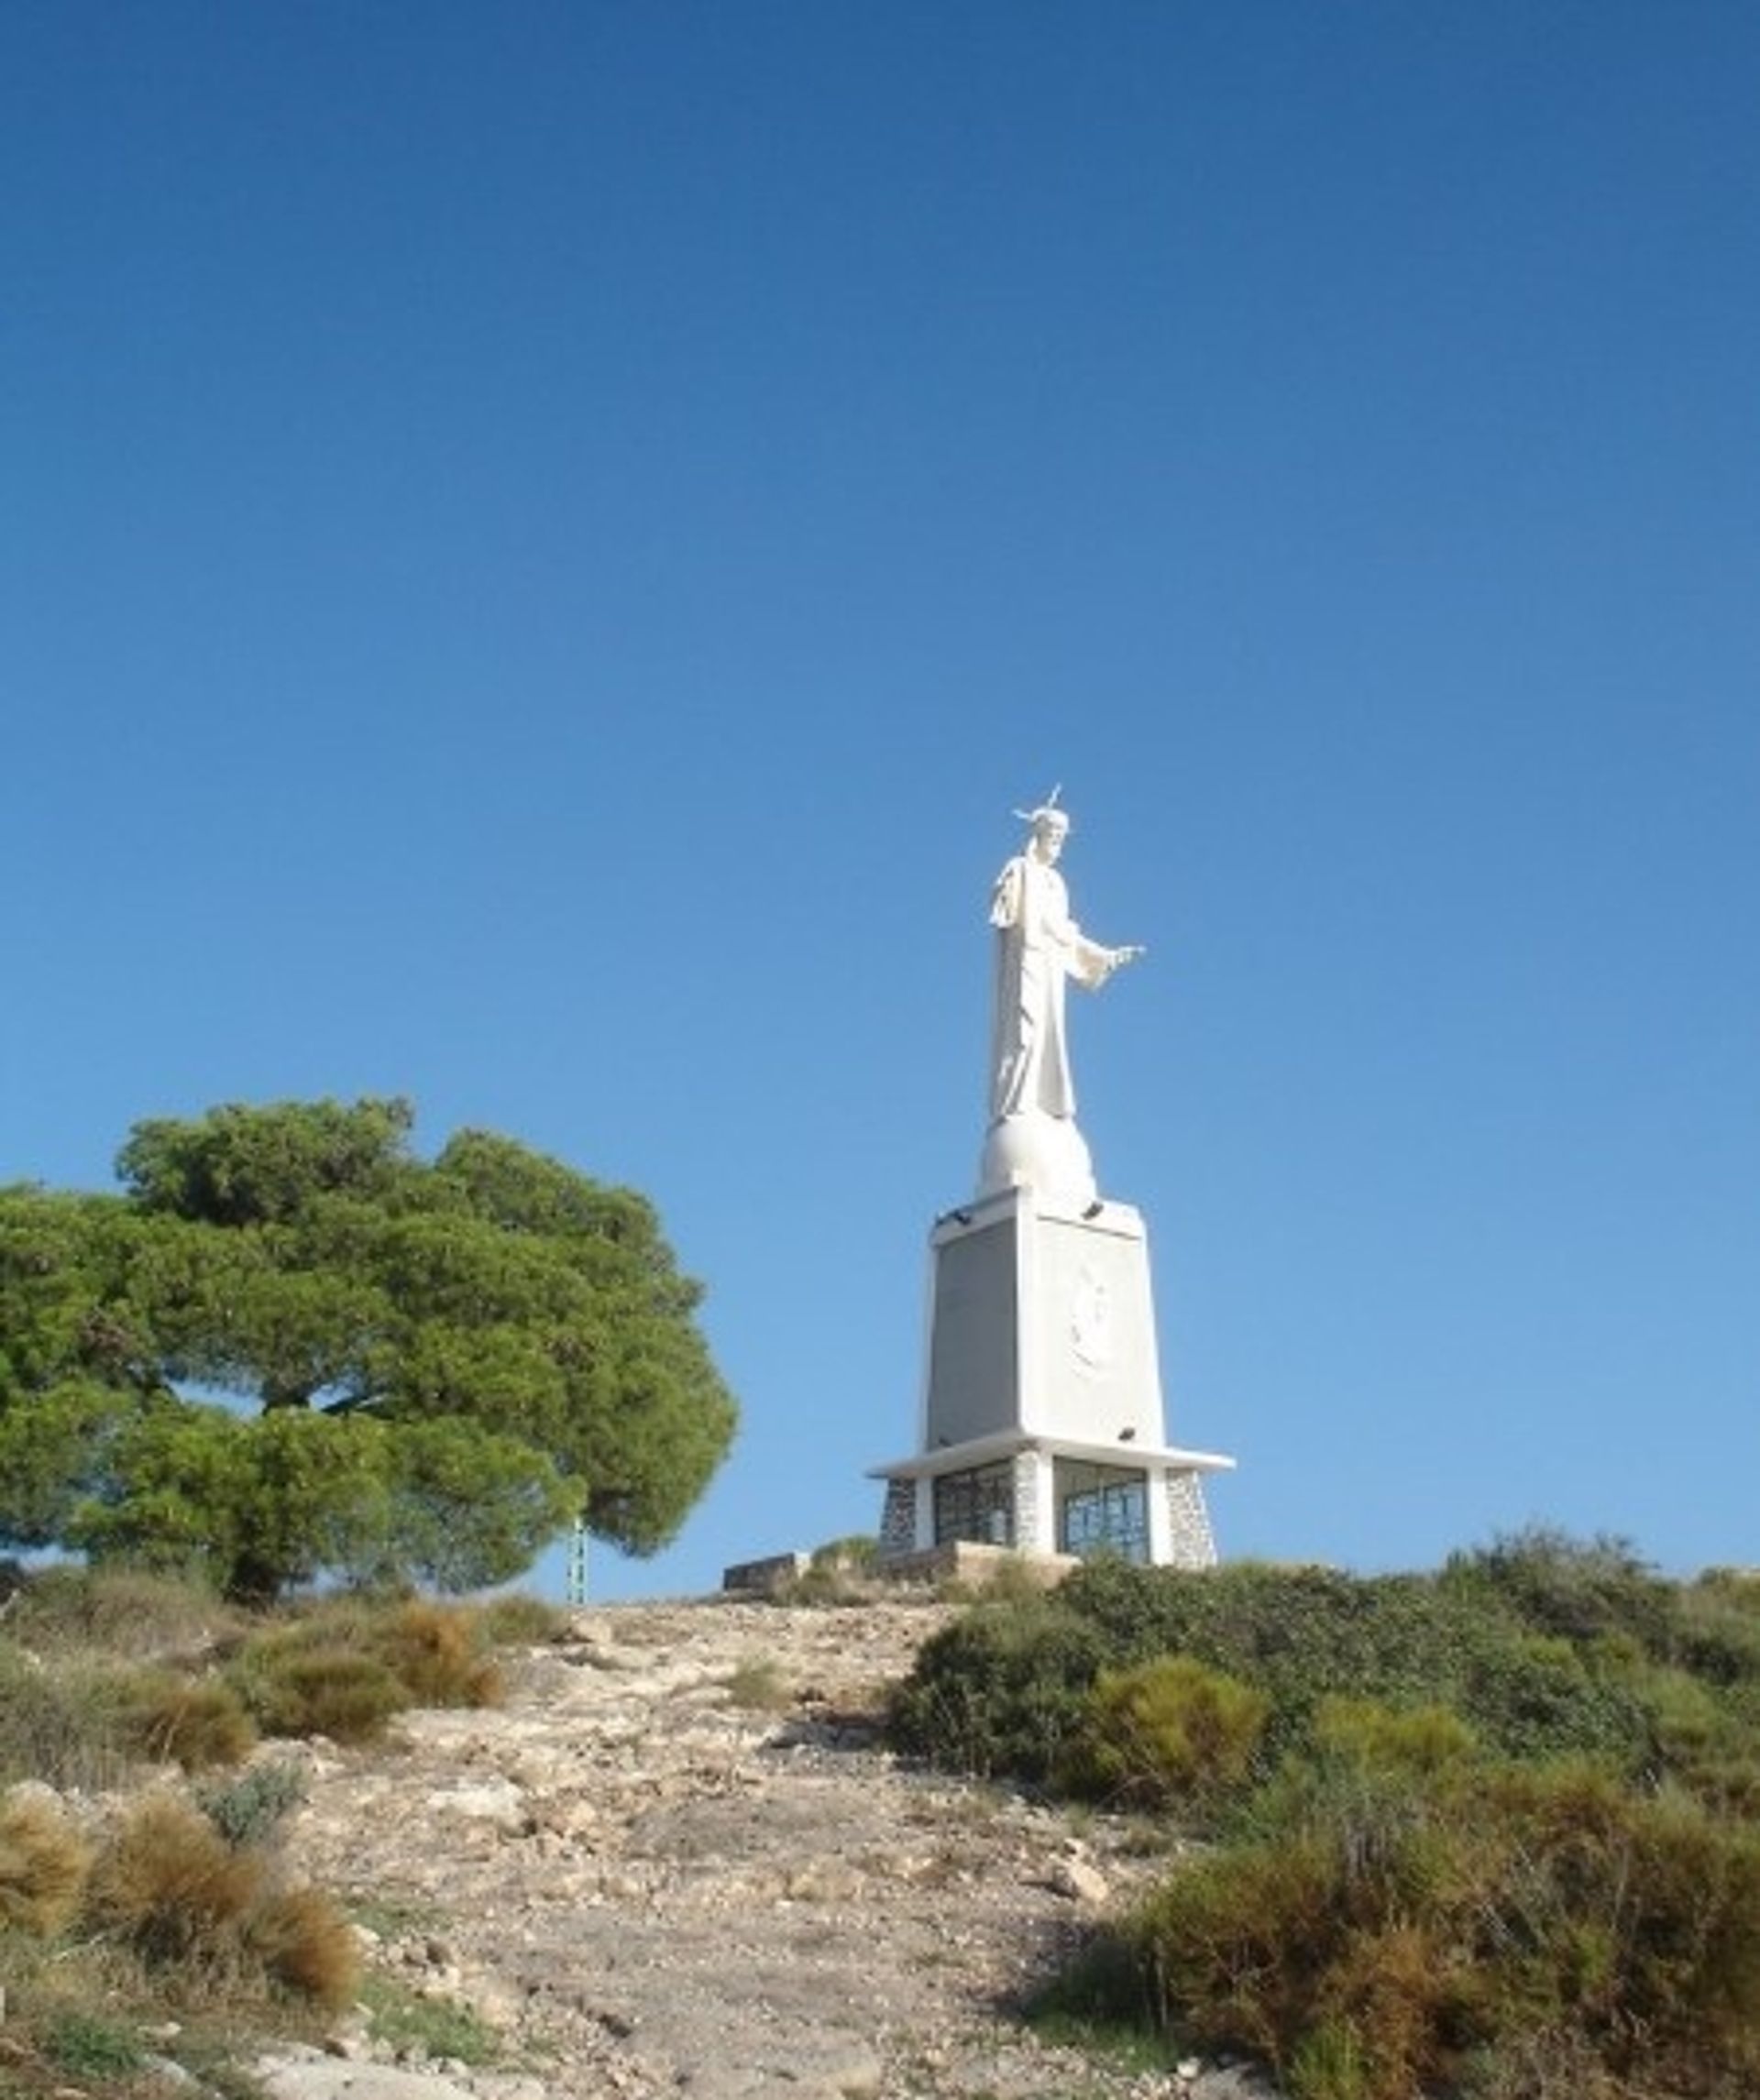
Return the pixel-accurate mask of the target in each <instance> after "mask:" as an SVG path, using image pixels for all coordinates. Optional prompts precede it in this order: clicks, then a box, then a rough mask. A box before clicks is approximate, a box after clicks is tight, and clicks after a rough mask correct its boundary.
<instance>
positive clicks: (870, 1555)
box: [809, 1532, 880, 1575]
mask: <svg viewBox="0 0 1760 2100" xmlns="http://www.w3.org/2000/svg"><path fill="white" fill-rule="evenodd" d="M879 1558H880V1541H879V1540H878V1539H877V1538H875V1537H874V1536H873V1535H872V1534H870V1533H867V1532H852V1533H850V1534H848V1536H847V1537H844V1538H831V1539H827V1540H826V1541H825V1543H824V1545H816V1546H815V1547H814V1548H813V1550H812V1554H811V1556H810V1560H809V1565H810V1566H811V1567H818V1568H825V1569H828V1570H829V1571H830V1573H832V1574H834V1575H872V1574H873V1573H874V1566H875V1564H876V1562H877V1561H878V1560H879Z"/></svg>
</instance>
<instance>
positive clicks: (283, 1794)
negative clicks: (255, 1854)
mask: <svg viewBox="0 0 1760 2100" xmlns="http://www.w3.org/2000/svg"><path fill="white" fill-rule="evenodd" d="M304 1798H305V1775H304V1774H303V1772H302V1771H301V1770H300V1768H299V1766H298V1765H290V1764H288V1763H286V1762H285V1761H284V1760H281V1759H276V1760H273V1761H271V1762H270V1763H268V1764H264V1765H253V1766H252V1767H251V1769H250V1770H249V1771H248V1772H243V1773H240V1775H239V1776H238V1777H237V1778H236V1779H235V1780H233V1781H232V1782H231V1783H230V1784H229V1785H227V1786H225V1787H209V1788H207V1789H206V1790H205V1791H204V1792H203V1793H202V1794H200V1795H199V1796H198V1797H197V1806H198V1807H199V1808H200V1809H201V1810H202V1813H203V1815H204V1816H206V1818H207V1819H208V1820H209V1822H211V1823H212V1824H213V1825H214V1829H215V1830H216V1831H219V1833H220V1835H221V1836H222V1837H223V1838H225V1841H226V1842H227V1843H228V1844H229V1845H231V1846H233V1847H234V1848H235V1849H239V1848H242V1847H244V1846H247V1845H255V1846H259V1847H261V1846H264V1845H267V1844H268V1843H270V1841H271V1840H272V1839H273V1838H274V1837H275V1836H276V1834H277V1833H278V1832H279V1831H280V1829H281V1825H282V1823H283V1822H285V1821H286V1820H287V1818H288V1817H289V1816H290V1815H292V1812H293V1810H294V1809H297V1808H298V1807H299V1805H300V1803H301V1802H302V1801H303V1800H304Z"/></svg>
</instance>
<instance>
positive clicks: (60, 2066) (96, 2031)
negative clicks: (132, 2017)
mask: <svg viewBox="0 0 1760 2100" xmlns="http://www.w3.org/2000/svg"><path fill="white" fill-rule="evenodd" d="M43 2054H44V2055H45V2056H46V2057H47V2058H48V2059H49V2062H51V2063H52V2064H54V2066H55V2067H56V2069H57V2070H58V2071H61V2072H64V2073H67V2075H68V2076H70V2077H72V2078H102V2079H105V2080H114V2079H118V2078H121V2079H127V2078H132V2077H133V2076H134V2075H135V2074H136V2073H137V2072H139V2071H141V2070H143V2069H145V2067H146V2063H147V2051H145V2050H144V2049H143V2048H142V2047H141V2044H140V2040H139V2038H138V2037H137V2035H136V2034H135V2033H134V2032H133V2030H132V2029H129V2028H126V2027H123V2026H121V2025H119V2024H118V2023H117V2022H116V2021H115V2020H110V2019H104V2018H102V2017H101V2016H100V2015H98V2014H96V2013H87V2012H76V2011H71V2010H70V2011H67V2012H62V2013H58V2014H57V2015H56V2017H55V2018H53V2019H52V2020H51V2021H50V2022H49V2028H48V2030H47V2032H46V2033H45V2034H44V2037H43Z"/></svg>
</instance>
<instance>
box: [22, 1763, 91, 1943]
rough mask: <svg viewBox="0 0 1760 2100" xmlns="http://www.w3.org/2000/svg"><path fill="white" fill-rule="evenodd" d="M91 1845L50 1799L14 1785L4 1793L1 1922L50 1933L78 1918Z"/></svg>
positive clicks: (42, 1934)
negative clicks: (76, 1915)
mask: <svg viewBox="0 0 1760 2100" xmlns="http://www.w3.org/2000/svg"><path fill="white" fill-rule="evenodd" d="M91 1863H92V1853H91V1848H90V1847H89V1846H88V1845H87V1844H86V1842H85V1841H84V1840H83V1839H82V1837H81V1836H80V1834H79V1832H78V1831H76V1830H75V1829H74V1828H73V1826H72V1824H71V1822H69V1820H67V1818H66V1816H65V1815H63V1814H62V1812H61V1811H60V1809H58V1808H57V1807H56V1806H55V1805H54V1804H53V1803H52V1802H51V1801H49V1800H47V1799H45V1798H42V1796H41V1795H40V1794H38V1793H37V1792H35V1791H34V1790H30V1789H26V1788H22V1787H15V1788H14V1789H13V1790H12V1792H11V1793H9V1794H7V1795H6V1796H4V1797H0V1926H16V1927H17V1928H18V1929H19V1930H22V1931H25V1932H33V1933H35V1934H37V1936H38V1938H39V1939H45V1940H47V1939H49V1938H51V1937H53V1935H54V1934H56V1933H58V1932H60V1930H62V1928H63V1927H64V1926H66V1925H68V1924H69V1923H70V1922H71V1920H72V1919H73V1917H74V1915H75V1913H76V1912H77V1911H78V1909H79V1907H80V1898H81V1897H82V1895H83V1894H84V1891H85V1877H86V1872H87V1869H88V1868H89V1867H90V1865H91Z"/></svg>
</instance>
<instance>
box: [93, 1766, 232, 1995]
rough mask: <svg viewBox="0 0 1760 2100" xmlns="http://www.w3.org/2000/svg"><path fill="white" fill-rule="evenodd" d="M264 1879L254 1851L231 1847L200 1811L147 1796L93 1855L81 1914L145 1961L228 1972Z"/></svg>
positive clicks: (168, 1799)
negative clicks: (129, 1947)
mask: <svg viewBox="0 0 1760 2100" xmlns="http://www.w3.org/2000/svg"><path fill="white" fill-rule="evenodd" d="M267 1881H268V1868H267V1864H266V1862H265V1861H264V1860H263V1858H262V1857H261V1855H260V1854H258V1853H249V1852H235V1851H234V1850H233V1848H232V1847H231V1846H230V1845H229V1844H227V1842H225V1839H224V1838H223V1837H222V1836H221V1835H220V1833H219V1831H216V1830H215V1829H214V1825H213V1824H212V1823H211V1822H209V1821H208V1820H207V1818H206V1817H205V1816H203V1815H202V1814H201V1813H200V1811H199V1810H197V1809H192V1808H191V1807H190V1806H189V1805H188V1803H186V1802H183V1801H179V1800H176V1799H174V1798H172V1797H171V1796H170V1795H168V1794H154V1795H149V1796H148V1798H146V1799H145V1800H143V1801H141V1802H139V1803H137V1806H136V1807H135V1808H134V1809H132V1810H131V1811H130V1813H129V1814H128V1816H127V1818H126V1820H125V1821H124V1822H123V1823H122V1825H121V1826H120V1828H119V1829H118V1830H116V1831H115V1832H114V1833H113V1834H112V1836H111V1838H110V1839H109V1841H108V1842H107V1843H106V1844H105V1845H104V1847H103V1849H102V1850H101V1852H100V1853H99V1854H98V1858H97V1862H96V1864H95V1865H94V1866H93V1870H92V1879H91V1883H90V1886H89V1887H88V1890H87V1894H86V1917H87V1919H88V1920H89V1921H90V1922H91V1923H92V1924H93V1925H94V1926H96V1927H97V1928H98V1929H99V1930H103V1931H108V1932H113V1933H115V1935H116V1936H117V1937H118V1938H119V1939H122V1940H124V1941H126V1942H127V1943H128V1944H129V1945H130V1946H132V1947H133V1948H134V1949H135V1951H136V1952H137V1953H139V1954H140V1956H141V1957H142V1959H143V1960H145V1961H147V1962H148V1963H155V1964H159V1963H187V1964H190V1965H192V1966H194V1967H196V1968H200V1969H209V1970H214V1971H224V1972H230V1971H233V1970H236V1966H237V1961H238V1953H239V1949H240V1941H241V1935H242V1930H243V1927H244V1923H245V1920H246V1919H247V1918H248V1917H249V1915H250V1913H251V1911H252V1910H253V1909H254V1908H257V1907H258V1906H259V1904H260V1903H261V1902H262V1901H263V1899H264V1897H265V1894H266V1885H267Z"/></svg>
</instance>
